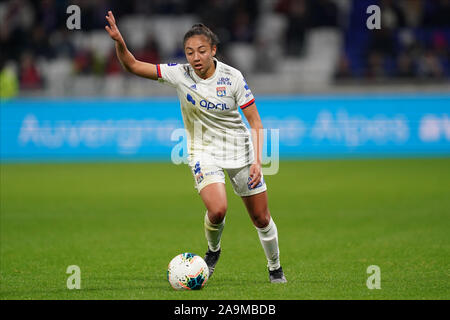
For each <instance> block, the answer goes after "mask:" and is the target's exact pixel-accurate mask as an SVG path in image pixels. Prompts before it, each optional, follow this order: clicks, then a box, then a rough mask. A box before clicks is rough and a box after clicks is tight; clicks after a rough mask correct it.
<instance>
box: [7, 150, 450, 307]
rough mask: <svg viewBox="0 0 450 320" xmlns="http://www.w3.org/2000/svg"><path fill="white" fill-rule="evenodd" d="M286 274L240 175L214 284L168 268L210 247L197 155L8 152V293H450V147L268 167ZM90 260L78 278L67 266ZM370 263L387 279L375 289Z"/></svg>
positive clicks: (24, 296) (426, 296) (241, 295)
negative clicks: (192, 160) (134, 159)
mask: <svg viewBox="0 0 450 320" xmlns="http://www.w3.org/2000/svg"><path fill="white" fill-rule="evenodd" d="M266 181H267V184H268V188H269V193H268V195H269V207H270V210H271V212H272V214H273V217H274V220H275V222H276V223H277V226H278V231H279V238H280V250H281V261H282V265H283V268H284V270H285V273H286V277H287V279H288V283H287V284H285V285H280V284H278V285H273V284H270V283H269V282H268V274H267V270H266V261H265V257H264V254H263V250H262V247H261V246H260V243H259V239H258V236H257V233H256V230H255V229H254V227H253V225H252V224H251V222H250V219H249V217H248V215H247V213H246V211H245V209H244V206H243V203H242V201H241V199H240V198H238V197H237V196H236V195H234V193H233V191H232V190H231V188H230V184H229V182H228V181H227V191H228V199H229V209H228V213H227V223H226V226H225V230H224V233H223V238H222V249H223V250H222V256H221V259H220V261H219V263H218V265H217V267H216V271H215V273H214V276H213V277H212V278H211V280H210V281H208V283H207V284H206V286H205V287H204V288H203V289H202V290H200V291H190V292H187V291H186V292H178V291H174V290H173V289H172V288H171V287H170V285H169V283H168V282H167V280H166V268H167V264H168V263H169V261H170V260H171V259H172V258H173V257H174V256H175V255H177V254H178V253H181V252H194V253H197V254H199V255H201V256H203V254H204V252H205V251H206V240H205V239H204V231H203V217H204V212H205V209H204V208H203V204H202V203H201V200H200V198H199V196H198V195H197V194H196V191H195V190H194V188H193V183H194V182H193V178H192V176H191V174H190V171H189V169H188V167H187V166H175V165H173V164H164V163H120V164H117V163H115V164H114V163H110V164H103V163H102V164H3V165H2V166H1V220H0V221H1V225H0V231H1V234H0V240H1V260H0V275H1V278H0V286H1V289H0V294H1V296H0V297H1V299H449V298H450V294H449V287H450V275H449V256H450V250H449V242H450V241H449V240H450V235H449V234H450V233H449V230H450V216H449V215H450V159H448V158H443V159H390V160H332V161H325V160H321V161H297V162H282V163H281V164H280V171H279V173H278V174H277V175H275V176H267V177H266ZM69 265H78V266H79V267H80V268H81V290H68V289H67V287H66V280H67V278H68V276H69V274H66V268H67V267H68V266H69ZM370 265H378V266H379V267H380V268H381V290H369V289H368V288H367V287H366V280H367V278H368V277H369V274H367V273H366V269H367V267H368V266H370Z"/></svg>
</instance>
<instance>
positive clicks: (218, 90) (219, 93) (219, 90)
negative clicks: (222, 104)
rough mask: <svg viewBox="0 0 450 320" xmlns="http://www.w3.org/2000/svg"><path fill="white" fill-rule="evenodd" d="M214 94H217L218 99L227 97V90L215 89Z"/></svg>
mask: <svg viewBox="0 0 450 320" xmlns="http://www.w3.org/2000/svg"><path fill="white" fill-rule="evenodd" d="M216 92H217V96H218V97H225V96H226V95H227V88H226V87H217V88H216Z"/></svg>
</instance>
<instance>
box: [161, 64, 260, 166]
mask: <svg viewBox="0 0 450 320" xmlns="http://www.w3.org/2000/svg"><path fill="white" fill-rule="evenodd" d="M214 63H215V64H216V70H215V72H214V74H213V75H212V76H211V77H210V78H208V79H202V78H200V77H199V76H198V75H197V74H196V73H195V72H194V70H193V68H192V67H191V65H190V64H170V63H169V64H158V65H156V68H157V72H158V81H159V82H161V83H165V84H168V85H170V86H172V87H174V88H176V90H177V94H178V98H179V100H180V106H181V113H182V117H183V122H184V126H185V129H186V136H187V147H188V160H189V164H190V165H191V166H192V165H194V163H195V162H196V161H197V159H200V158H202V159H203V160H205V159H209V160H210V161H211V162H212V164H213V165H217V166H219V167H222V168H240V167H244V166H246V165H248V164H250V163H252V162H253V159H254V154H253V146H252V142H251V134H250V132H249V130H248V128H247V127H246V125H245V123H244V122H243V120H242V117H241V114H240V113H239V110H238V109H239V108H240V109H245V108H247V107H249V106H251V105H252V104H253V103H254V102H255V99H254V97H253V94H252V92H251V90H250V88H249V86H248V84H247V82H246V81H245V79H244V77H243V75H242V73H241V72H240V71H239V70H237V69H235V68H233V67H230V66H228V65H226V64H224V63H222V62H220V61H218V60H217V59H215V58H214ZM203 162H204V161H203Z"/></svg>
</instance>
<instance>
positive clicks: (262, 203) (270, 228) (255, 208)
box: [227, 166, 286, 282]
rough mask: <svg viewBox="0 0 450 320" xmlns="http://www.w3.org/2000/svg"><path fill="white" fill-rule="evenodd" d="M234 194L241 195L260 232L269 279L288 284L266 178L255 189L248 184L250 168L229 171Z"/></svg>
mask: <svg viewBox="0 0 450 320" xmlns="http://www.w3.org/2000/svg"><path fill="white" fill-rule="evenodd" d="M227 171H228V174H229V176H230V180H231V183H232V186H233V189H234V192H235V193H236V194H237V195H239V196H240V197H241V198H242V200H243V202H244V204H245V207H246V208H247V212H248V214H249V216H250V218H251V220H252V222H253V224H254V226H255V228H256V230H257V232H258V236H259V240H260V242H261V245H262V247H263V249H264V253H265V255H266V258H267V267H268V269H269V278H270V281H271V282H286V278H285V277H284V274H283V269H282V268H281V265H280V254H279V252H280V250H279V247H278V230H277V226H276V224H275V222H274V221H273V219H272V217H271V215H270V212H269V208H268V203H267V202H268V201H267V186H266V183H265V181H264V177H261V182H260V183H259V184H258V185H257V186H255V187H254V188H250V186H249V185H248V182H249V181H250V180H251V179H250V178H249V173H250V166H247V167H244V168H240V169H232V170H227Z"/></svg>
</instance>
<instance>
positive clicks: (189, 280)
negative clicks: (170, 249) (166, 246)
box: [167, 252, 209, 290]
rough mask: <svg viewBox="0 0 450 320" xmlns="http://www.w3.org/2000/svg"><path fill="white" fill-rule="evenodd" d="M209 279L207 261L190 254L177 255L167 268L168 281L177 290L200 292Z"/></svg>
mask: <svg viewBox="0 0 450 320" xmlns="http://www.w3.org/2000/svg"><path fill="white" fill-rule="evenodd" d="M208 277H209V269H208V266H207V265H206V262H205V260H203V259H202V258H201V257H200V256H198V255H196V254H193V253H189V252H186V253H182V254H179V255H177V256H176V257H175V258H173V259H172V260H171V261H170V263H169V266H168V267H167V280H168V281H169V283H170V285H171V286H172V288H174V289H175V290H200V289H201V288H203V286H204V285H205V284H206V281H208Z"/></svg>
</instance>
